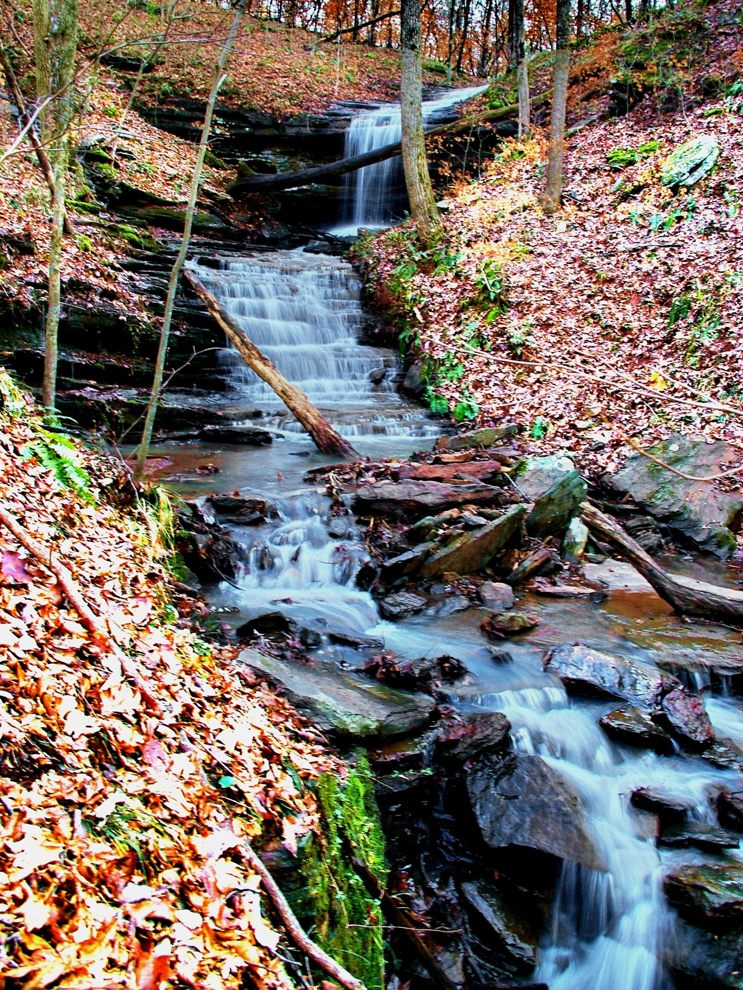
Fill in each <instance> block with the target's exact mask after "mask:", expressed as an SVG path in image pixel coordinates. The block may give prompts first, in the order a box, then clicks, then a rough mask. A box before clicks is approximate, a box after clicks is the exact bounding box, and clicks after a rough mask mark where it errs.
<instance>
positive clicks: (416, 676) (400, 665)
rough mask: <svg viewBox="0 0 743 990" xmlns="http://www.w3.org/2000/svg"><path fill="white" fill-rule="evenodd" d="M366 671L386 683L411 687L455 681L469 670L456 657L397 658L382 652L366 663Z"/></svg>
mask: <svg viewBox="0 0 743 990" xmlns="http://www.w3.org/2000/svg"><path fill="white" fill-rule="evenodd" d="M363 670H364V673H365V674H368V675H369V676H370V677H375V678H376V679H377V680H378V681H381V682H382V683H383V684H392V685H393V686H394V687H403V688H409V689H421V688H424V689H425V688H428V687H430V686H431V685H432V684H433V683H434V682H441V681H456V680H458V679H459V678H460V677H463V676H464V675H465V674H466V673H467V668H466V667H465V666H464V664H463V663H462V661H461V660H459V659H458V658H457V657H450V656H448V655H444V656H440V657H417V658H415V659H409V658H407V657H396V656H392V655H390V654H389V653H382V654H380V655H379V656H376V657H372V658H371V659H370V660H368V661H367V662H366V664H364V667H363Z"/></svg>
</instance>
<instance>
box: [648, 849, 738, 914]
mask: <svg viewBox="0 0 743 990" xmlns="http://www.w3.org/2000/svg"><path fill="white" fill-rule="evenodd" d="M663 889H664V891H665V894H666V898H667V899H668V903H669V904H670V905H671V906H672V907H675V908H676V910H677V911H678V913H679V914H680V915H681V917H682V918H685V919H686V920H687V921H692V922H698V923H701V924H709V923H710V922H713V923H714V922H719V921H728V922H734V921H737V922H738V923H741V922H743V867H741V866H740V865H739V864H736V865H735V866H732V865H722V864H717V863H714V864H708V865H705V866H683V867H681V869H679V870H675V871H674V872H673V873H669V874H668V876H667V877H666V878H665V880H664V882H663Z"/></svg>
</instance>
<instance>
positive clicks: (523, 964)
mask: <svg viewBox="0 0 743 990" xmlns="http://www.w3.org/2000/svg"><path fill="white" fill-rule="evenodd" d="M461 889H462V894H463V895H464V898H465V900H466V902H467V904H468V905H469V908H470V909H471V911H470V914H474V915H475V916H476V918H477V919H479V920H480V921H481V922H483V923H484V924H485V925H487V928H488V929H489V933H490V934H491V935H492V936H493V937H494V939H495V946H493V948H497V949H498V950H500V952H503V953H505V954H506V955H507V956H508V957H509V960H510V961H511V962H512V963H513V964H514V965H515V966H516V967H517V968H518V969H523V970H524V971H527V970H530V969H532V968H533V967H534V966H535V965H536V961H537V944H538V937H537V935H536V933H535V932H534V930H533V928H532V927H531V925H530V924H529V923H528V921H527V920H526V919H525V918H524V917H523V914H522V913H521V912H517V911H515V910H514V908H513V906H512V905H511V904H510V903H509V901H508V900H507V899H506V898H505V897H504V896H503V894H502V893H501V892H500V891H499V890H498V888H497V887H496V886H495V885H494V884H492V883H488V882H487V881H484V880H474V881H469V882H466V883H463V884H462V888H461ZM488 944H490V940H488Z"/></svg>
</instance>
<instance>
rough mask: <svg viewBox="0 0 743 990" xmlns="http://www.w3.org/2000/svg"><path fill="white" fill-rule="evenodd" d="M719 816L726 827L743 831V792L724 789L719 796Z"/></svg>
mask: <svg viewBox="0 0 743 990" xmlns="http://www.w3.org/2000/svg"><path fill="white" fill-rule="evenodd" d="M717 817H718V818H719V820H720V824H721V825H724V826H725V827H726V828H734V829H735V831H736V832H743V792H741V793H738V794H731V793H730V792H729V791H723V792H722V794H720V795H719V796H718V798H717Z"/></svg>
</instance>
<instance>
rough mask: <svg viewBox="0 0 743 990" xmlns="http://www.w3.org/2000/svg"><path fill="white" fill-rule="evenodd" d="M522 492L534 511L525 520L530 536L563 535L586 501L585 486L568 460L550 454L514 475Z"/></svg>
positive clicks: (538, 458) (532, 460) (518, 470)
mask: <svg viewBox="0 0 743 990" xmlns="http://www.w3.org/2000/svg"><path fill="white" fill-rule="evenodd" d="M514 481H515V483H516V485H517V486H518V489H519V491H520V492H521V493H522V494H523V495H524V496H525V497H526V498H527V499H528V500H529V501H530V502H533V503H534V507H533V509H532V510H531V512H530V513H529V515H528V517H527V519H526V529H527V532H528V533H529V534H530V535H531V536H538V537H545V536H554V535H555V534H557V533H564V532H565V530H566V529H567V528H568V525H569V523H570V520H571V519H572V518H573V516H575V515H577V514H578V507H579V506H580V504H581V502H584V501H585V500H586V492H587V489H586V483H585V481H584V480H583V479H582V478H581V476H580V474H578V471H577V470H576V467H575V464H573V462H572V461H571V460H570V458H569V457H565V456H564V455H562V454H551V455H550V456H549V457H537V458H534V459H529V460H526V461H524V462H523V463H522V464H521V465H520V466H519V468H518V469H517V471H516V472H515V474H514Z"/></svg>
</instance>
